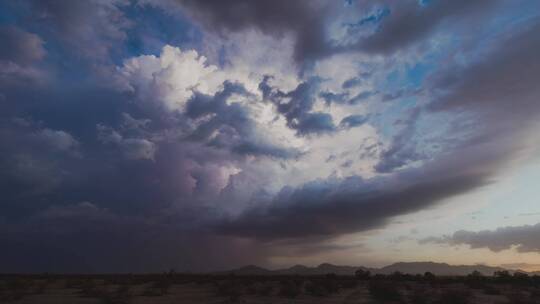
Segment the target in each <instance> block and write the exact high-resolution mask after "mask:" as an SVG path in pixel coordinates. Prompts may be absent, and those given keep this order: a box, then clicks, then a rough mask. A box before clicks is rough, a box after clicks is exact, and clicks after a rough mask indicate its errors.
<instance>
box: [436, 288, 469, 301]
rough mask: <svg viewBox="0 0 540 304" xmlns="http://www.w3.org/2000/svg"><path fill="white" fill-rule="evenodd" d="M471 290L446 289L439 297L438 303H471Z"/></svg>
mask: <svg viewBox="0 0 540 304" xmlns="http://www.w3.org/2000/svg"><path fill="white" fill-rule="evenodd" d="M470 298H471V292H470V291H469V290H466V289H448V290H445V291H444V292H443V293H442V294H441V297H440V299H439V302H438V304H469V303H470Z"/></svg>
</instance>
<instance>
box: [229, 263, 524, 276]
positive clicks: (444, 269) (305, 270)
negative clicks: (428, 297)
mask: <svg viewBox="0 0 540 304" xmlns="http://www.w3.org/2000/svg"><path fill="white" fill-rule="evenodd" d="M359 269H362V270H369V271H370V272H371V273H372V274H392V273H394V272H397V271H399V272H401V273H407V274H424V273H426V272H428V271H429V272H431V273H433V274H435V275H468V274H470V273H472V272H473V271H475V270H476V271H479V272H480V273H482V274H484V275H487V276H491V275H493V273H494V272H495V271H501V270H508V271H510V272H513V270H510V269H505V268H501V267H491V266H486V265H449V264H446V263H434V262H400V263H395V264H391V265H388V266H385V267H382V268H367V267H363V266H342V265H333V264H329V263H323V264H320V265H319V266H316V267H308V266H304V265H295V266H292V267H290V268H284V269H277V270H268V269H265V268H262V267H258V266H254V265H249V266H244V267H241V268H238V269H233V270H230V271H226V272H225V273H234V274H236V275H324V274H329V273H334V274H337V275H354V273H355V271H357V270H359ZM531 274H534V273H531Z"/></svg>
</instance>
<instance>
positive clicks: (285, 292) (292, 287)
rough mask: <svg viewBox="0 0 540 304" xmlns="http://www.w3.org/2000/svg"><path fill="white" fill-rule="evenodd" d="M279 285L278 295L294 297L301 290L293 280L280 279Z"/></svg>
mask: <svg viewBox="0 0 540 304" xmlns="http://www.w3.org/2000/svg"><path fill="white" fill-rule="evenodd" d="M280 285H281V286H280V290H279V295H280V296H283V297H286V298H296V297H297V296H299V295H300V293H301V291H302V290H301V288H300V286H299V284H297V283H296V282H295V281H294V280H284V281H281V282H280Z"/></svg>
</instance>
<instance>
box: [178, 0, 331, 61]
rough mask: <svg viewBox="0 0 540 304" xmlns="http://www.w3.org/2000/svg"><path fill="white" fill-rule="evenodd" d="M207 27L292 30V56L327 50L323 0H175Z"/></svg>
mask: <svg viewBox="0 0 540 304" xmlns="http://www.w3.org/2000/svg"><path fill="white" fill-rule="evenodd" d="M177 2H178V3H180V4H181V5H182V6H183V7H184V8H186V9H187V10H188V11H189V12H191V14H192V15H193V16H194V17H195V19H196V20H198V21H200V22H202V23H203V24H204V25H205V26H206V27H207V28H209V29H210V30H213V31H218V32H223V31H226V30H229V31H241V30H244V29H247V28H257V29H259V30H261V31H263V32H264V33H266V34H270V35H277V36H282V35H283V34H287V33H292V34H293V35H294V38H295V40H296V47H295V57H296V59H297V60H298V61H299V62H302V61H303V60H304V59H306V58H307V59H312V58H316V57H320V56H321V55H322V54H324V53H326V52H327V49H328V46H327V45H326V43H325V37H324V19H325V14H324V12H325V10H326V11H327V9H328V8H329V5H328V3H325V2H324V1H309V0H300V1H287V0H277V1H275V0H262V1H249V0H229V1H213V0H203V1H198V0H177Z"/></svg>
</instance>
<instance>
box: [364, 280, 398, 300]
mask: <svg viewBox="0 0 540 304" xmlns="http://www.w3.org/2000/svg"><path fill="white" fill-rule="evenodd" d="M368 290H369V294H370V295H371V296H372V297H373V298H375V299H377V300H381V301H400V300H401V294H400V293H399V288H398V286H397V284H396V283H395V282H390V281H383V280H372V281H370V282H369V285H368Z"/></svg>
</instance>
